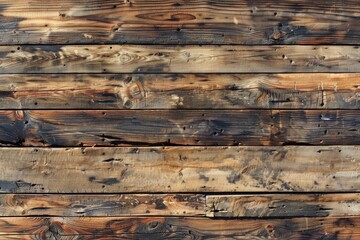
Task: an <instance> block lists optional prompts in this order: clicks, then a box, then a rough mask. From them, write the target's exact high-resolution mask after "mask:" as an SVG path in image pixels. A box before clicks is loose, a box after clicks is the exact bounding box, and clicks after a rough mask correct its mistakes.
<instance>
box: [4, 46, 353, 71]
mask: <svg viewBox="0 0 360 240" xmlns="http://www.w3.org/2000/svg"><path fill="white" fill-rule="evenodd" d="M359 69H360V48H359V47H358V46H298V45H297V46H224V45H222V46H208V45H206V46H174V45H172V46H171V45H170V46H169V45H167V46H162V45H147V46H146V45H25V46H0V73H104V72H111V73H151V72H153V73H244V72H246V73H249V72H251V73H278V72H358V71H359Z"/></svg>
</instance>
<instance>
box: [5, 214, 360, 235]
mask: <svg viewBox="0 0 360 240" xmlns="http://www.w3.org/2000/svg"><path fill="white" fill-rule="evenodd" d="M359 229H360V218H358V217H346V218H335V217H329V218H292V219H268V220H249V219H242V220H238V219H236V220H213V219H208V218H162V217H158V218H114V217H107V218H106V217H103V218H102V217H96V218H88V217H84V218H76V217H73V218H60V217H58V218H25V217H19V218H0V237H3V239H4V238H6V239H8V238H7V237H8V236H9V235H10V237H13V239H16V237H18V239H294V240H303V239H309V240H312V239H347V240H356V239H358V237H359V234H360V230H359Z"/></svg>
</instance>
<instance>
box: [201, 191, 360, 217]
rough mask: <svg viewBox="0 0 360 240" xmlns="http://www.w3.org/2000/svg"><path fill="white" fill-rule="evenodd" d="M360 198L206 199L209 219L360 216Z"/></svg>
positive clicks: (277, 196)
mask: <svg viewBox="0 0 360 240" xmlns="http://www.w3.org/2000/svg"><path fill="white" fill-rule="evenodd" d="M359 198H360V194H357V193H348V194H345V193H341V194H266V195H265V194H259V195H209V196H206V216H208V217H229V218H235V217H247V218H249V217H251V218H264V217H328V216H359V215H360V201H359Z"/></svg>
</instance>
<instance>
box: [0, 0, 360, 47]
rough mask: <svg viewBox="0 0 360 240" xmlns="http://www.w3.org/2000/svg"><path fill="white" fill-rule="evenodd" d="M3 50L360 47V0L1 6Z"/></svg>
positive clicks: (22, 1) (24, 2) (34, 1)
mask: <svg viewBox="0 0 360 240" xmlns="http://www.w3.org/2000/svg"><path fill="white" fill-rule="evenodd" d="M0 16H1V17H0V23H1V25H0V27H1V33H2V34H0V43H2V44H14V43H15V44H17V43H22V44H39V43H40V44H41V43H51V44H54V43H60V44H61V43H138V44H143V43H146V44H159V43H160V44H170V43H172V44H178V43H179V44H199V43H202V44H358V43H359V41H358V39H359V37H360V27H359V24H358V22H359V4H358V1H356V0H346V1H343V0H332V1H331V2H323V1H310V0H301V1H292V0H283V1H281V2H279V1H269V0H245V1H237V0H228V1H226V2H223V1H222V2H219V1H216V0H210V1H205V0H195V1H186V0H179V1H175V0H166V1H159V0H151V1H149V0H136V1H135V0H129V1H117V0H106V1H101V0H93V1H85V0H76V1H75V0H72V1H70V0H59V1H56V3H55V2H52V1H47V2H44V1H42V0H31V1H30V0H17V1H16V2H13V1H10V0H1V1H0Z"/></svg>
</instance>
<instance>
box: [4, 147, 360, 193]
mask: <svg viewBox="0 0 360 240" xmlns="http://www.w3.org/2000/svg"><path fill="white" fill-rule="evenodd" d="M359 156H360V147H358V146H329V147H325V146H317V147H313V146H286V147H145V148H128V147H123V148H68V149H64V148H1V149H0V172H1V178H0V188H1V192H3V193H44V192H46V193H77V194H79V193H101V192H102V193H116V192H117V193H119V192H120V193H134V192H138V193H144V192H146V193H156V192H159V193H160V192H167V193H179V192H183V193H186V192H194V193H197V192H209V193H213V192H217V193H224V192H225V193H226V192H273V193H274V192H349V191H352V192H358V191H359V189H360V182H359V181H358V178H359V176H360V171H359V164H360V157H359Z"/></svg>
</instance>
